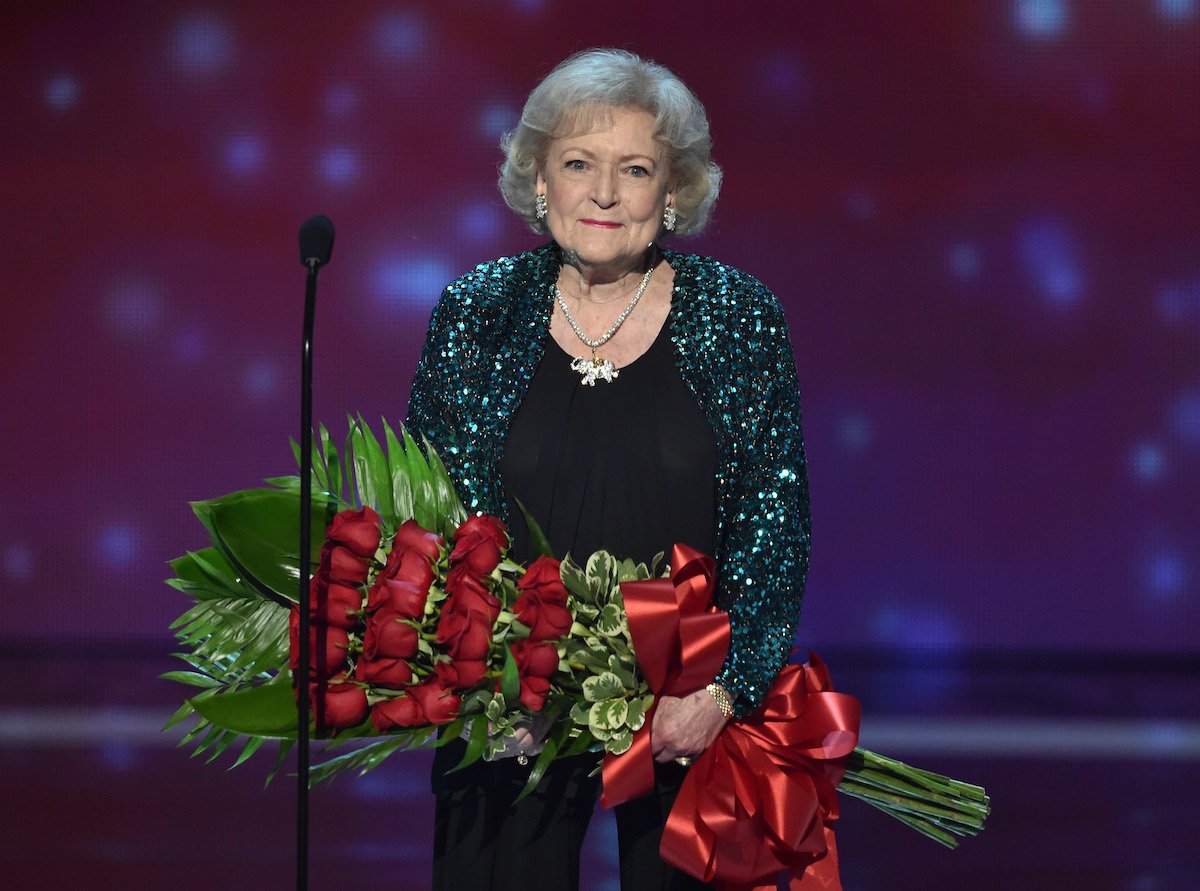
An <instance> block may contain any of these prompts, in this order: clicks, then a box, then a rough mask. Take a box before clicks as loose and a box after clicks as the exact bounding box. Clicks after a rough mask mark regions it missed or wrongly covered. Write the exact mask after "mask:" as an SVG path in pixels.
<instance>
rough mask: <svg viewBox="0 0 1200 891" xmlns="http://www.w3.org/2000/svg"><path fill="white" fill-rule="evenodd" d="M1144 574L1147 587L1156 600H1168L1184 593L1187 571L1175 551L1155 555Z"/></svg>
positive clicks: (1148, 561) (1147, 564) (1147, 563)
mask: <svg viewBox="0 0 1200 891" xmlns="http://www.w3.org/2000/svg"><path fill="white" fill-rule="evenodd" d="M1144 572H1145V575H1144V580H1145V583H1146V587H1147V589H1148V590H1149V591H1150V593H1151V594H1152V595H1153V596H1154V597H1155V598H1157V599H1160V600H1167V599H1170V598H1173V597H1176V596H1177V595H1179V594H1180V593H1182V591H1183V586H1184V580H1185V576H1186V570H1185V568H1184V565H1183V560H1182V559H1181V558H1180V557H1179V555H1178V554H1176V553H1175V552H1174V551H1170V550H1163V551H1160V552H1159V553H1157V554H1154V555H1153V556H1152V557H1150V559H1149V560H1147V561H1146V566H1145V570H1144Z"/></svg>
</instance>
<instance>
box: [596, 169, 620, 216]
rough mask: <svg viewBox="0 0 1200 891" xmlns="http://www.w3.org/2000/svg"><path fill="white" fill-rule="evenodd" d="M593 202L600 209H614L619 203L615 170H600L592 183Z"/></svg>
mask: <svg viewBox="0 0 1200 891" xmlns="http://www.w3.org/2000/svg"><path fill="white" fill-rule="evenodd" d="M592 200H593V201H595V202H596V204H597V205H599V206H600V207H612V206H613V205H614V204H616V203H617V173H616V171H615V170H605V169H600V170H597V171H596V177H595V179H594V180H593V181H592Z"/></svg>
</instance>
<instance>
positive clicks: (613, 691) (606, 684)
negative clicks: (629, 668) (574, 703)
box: [583, 671, 625, 702]
mask: <svg viewBox="0 0 1200 891" xmlns="http://www.w3.org/2000/svg"><path fill="white" fill-rule="evenodd" d="M624 693H625V687H624V686H623V685H622V684H621V679H620V678H618V677H617V676H616V675H615V674H613V673H612V672H611V671H602V672H600V674H598V675H594V676H592V677H590V678H585V679H584V681H583V698H584V699H586V700H587V701H588V702H601V701H602V700H605V699H614V698H616V697H618V696H623V695H624Z"/></svg>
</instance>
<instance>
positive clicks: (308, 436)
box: [296, 215, 333, 891]
mask: <svg viewBox="0 0 1200 891" xmlns="http://www.w3.org/2000/svg"><path fill="white" fill-rule="evenodd" d="M332 253H333V223H332V222H330V220H329V217H327V216H322V215H317V216H315V217H309V218H308V219H307V220H305V221H304V225H303V226H301V227H300V262H301V263H302V264H303V265H304V266H307V267H308V275H307V276H306V278H307V279H308V281H307V283H306V285H305V289H304V335H303V339H302V340H301V343H300V536H299V537H300V542H299V544H300V549H299V555H300V561H299V562H300V578H299V580H298V581H299V584H298V587H297V591H296V603H297V605H298V606H299V611H300V635H299V637H300V640H299V647H298V649H299V651H300V652H299V654H298V655H299V662H300V665H301V666H308V665H309V664H310V662H311V660H310V658H309V639H308V636H309V628H310V627H311V621H312V620H311V617H310V614H309V611H310V603H309V600H310V592H309V588H308V585H309V570H310V563H309V559H310V557H311V554H312V540H311V539H312V534H311V532H312V341H313V322H314V316H315V315H316V306H317V271H318V270H319V269H320V268H321V267H322V266H324V265H325V264H326V263H328V262H329V257H330V255H331V254H332ZM300 673H301V675H302V677H301V679H300V682H299V685H298V686H299V690H298V693H299V695H298V696H297V697H296V724H297V727H296V741H297V743H298V745H297V747H296V748H297V755H296V762H297V764H296V779H297V788H296V888H297V891H308V721H309V693H310V687H311V684H310V680H309V676H308V671H307V669H306V668H304V667H302V668H301V670H300Z"/></svg>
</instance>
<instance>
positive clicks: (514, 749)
mask: <svg viewBox="0 0 1200 891" xmlns="http://www.w3.org/2000/svg"><path fill="white" fill-rule="evenodd" d="M551 726H552V725H551V722H550V721H549V720H547V719H546V718H545V717H544V716H543V715H541V714H537V715H534V716H533V717H532V718H531V719H529V720H526V721H519V722H517V724H516V725H515V726H514V728H513V730H514V731H515V732H514V733H513V735H512V736H511V737H509V738H508V739H507V740H505V743H504V748H503V749H501V750H500V751H499V752H497V753H496V754H494V755H488V756H486V757H485V759H484V760H486V761H499V760H501V759H502V758H520V757H521V756H525V757H527V758H529V757H536V756H537V755H539V754H540V753H541V751H542V741H543V740H544V739H545V738H546V734H547V733H549V732H550V727H551ZM468 735H469V734H468V733H467V731H466V730H465V729H464V730H463V738H464V739H466V738H467V737H468ZM522 763H524V762H522Z"/></svg>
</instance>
